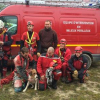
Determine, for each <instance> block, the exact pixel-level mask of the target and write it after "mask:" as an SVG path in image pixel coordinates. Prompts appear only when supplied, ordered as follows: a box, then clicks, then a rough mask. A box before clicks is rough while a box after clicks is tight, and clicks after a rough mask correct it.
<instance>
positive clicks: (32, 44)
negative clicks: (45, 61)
mask: <svg viewBox="0 0 100 100" xmlns="http://www.w3.org/2000/svg"><path fill="white" fill-rule="evenodd" d="M27 28H28V31H27V32H24V33H23V35H22V37H21V48H22V47H24V46H25V47H27V48H28V49H29V53H30V54H31V55H32V56H33V58H34V60H35V63H36V62H37V56H38V57H39V56H40V51H41V50H40V49H41V45H40V39H39V36H38V34H37V33H36V32H34V31H33V28H34V24H33V22H32V21H28V22H27Z"/></svg>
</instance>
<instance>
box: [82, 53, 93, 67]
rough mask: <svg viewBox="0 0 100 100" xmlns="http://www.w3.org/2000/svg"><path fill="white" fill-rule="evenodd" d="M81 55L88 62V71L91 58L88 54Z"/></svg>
mask: <svg viewBox="0 0 100 100" xmlns="http://www.w3.org/2000/svg"><path fill="white" fill-rule="evenodd" d="M83 55H84V56H85V57H86V59H87V61H88V63H87V69H89V68H90V67H91V64H92V59H91V57H90V56H89V55H88V54H83Z"/></svg>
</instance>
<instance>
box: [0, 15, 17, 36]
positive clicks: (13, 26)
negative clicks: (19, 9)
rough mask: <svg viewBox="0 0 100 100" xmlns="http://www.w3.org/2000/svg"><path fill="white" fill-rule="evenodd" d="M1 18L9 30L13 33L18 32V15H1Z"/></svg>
mask: <svg viewBox="0 0 100 100" xmlns="http://www.w3.org/2000/svg"><path fill="white" fill-rule="evenodd" d="M0 20H2V21H3V22H4V24H5V28H6V29H7V32H8V33H10V34H11V35H14V34H16V33H17V17H16V16H1V17H0Z"/></svg>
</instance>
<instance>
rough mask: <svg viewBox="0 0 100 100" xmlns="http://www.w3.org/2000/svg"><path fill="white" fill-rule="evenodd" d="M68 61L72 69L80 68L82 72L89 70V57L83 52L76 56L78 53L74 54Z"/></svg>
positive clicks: (79, 70)
mask: <svg viewBox="0 0 100 100" xmlns="http://www.w3.org/2000/svg"><path fill="white" fill-rule="evenodd" d="M68 62H69V67H70V69H71V71H75V70H78V72H79V74H80V73H83V72H84V71H85V70H87V59H86V58H85V56H84V55H83V54H81V55H80V57H76V55H73V56H72V57H71V59H70V60H69V61H68Z"/></svg>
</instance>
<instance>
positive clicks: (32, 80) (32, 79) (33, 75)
mask: <svg viewBox="0 0 100 100" xmlns="http://www.w3.org/2000/svg"><path fill="white" fill-rule="evenodd" d="M30 84H31V85H32V87H31V88H34V90H37V89H38V84H39V82H38V75H37V72H36V70H35V69H32V70H31V71H30V72H29V75H28V82H27V85H26V87H25V89H24V90H23V92H25V91H26V90H27V88H28V86H29V85H30ZM34 85H35V87H34Z"/></svg>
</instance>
